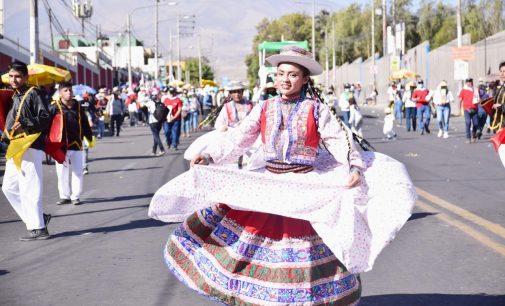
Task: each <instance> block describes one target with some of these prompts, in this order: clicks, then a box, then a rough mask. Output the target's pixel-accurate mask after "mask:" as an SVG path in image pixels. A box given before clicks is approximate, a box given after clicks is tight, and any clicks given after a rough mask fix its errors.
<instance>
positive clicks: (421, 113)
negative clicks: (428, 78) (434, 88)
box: [411, 80, 431, 135]
mask: <svg viewBox="0 0 505 306" xmlns="http://www.w3.org/2000/svg"><path fill="white" fill-rule="evenodd" d="M411 99H412V101H414V102H416V109H417V120H418V126H419V128H420V129H421V135H424V132H426V133H428V134H429V133H430V128H429V126H430V118H431V109H430V105H429V102H430V100H431V95H430V91H429V90H428V89H427V88H424V82H423V80H419V81H418V82H417V88H416V89H415V90H414V93H413V94H412V98H411Z"/></svg>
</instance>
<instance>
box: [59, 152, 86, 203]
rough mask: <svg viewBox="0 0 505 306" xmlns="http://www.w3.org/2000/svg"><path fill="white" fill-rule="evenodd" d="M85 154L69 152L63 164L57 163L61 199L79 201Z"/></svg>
mask: <svg viewBox="0 0 505 306" xmlns="http://www.w3.org/2000/svg"><path fill="white" fill-rule="evenodd" d="M83 161H84V152H83V151H73V150H68V151H67V154H66V156H65V162H63V164H60V163H56V175H57V176H58V192H59V193H60V199H70V200H77V199H79V197H80V196H81V193H82V182H83V176H84V175H83V169H84V163H83Z"/></svg>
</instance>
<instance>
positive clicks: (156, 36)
mask: <svg viewBox="0 0 505 306" xmlns="http://www.w3.org/2000/svg"><path fill="white" fill-rule="evenodd" d="M159 2H160V1H159V0H156V10H155V14H154V15H155V16H154V36H155V38H154V80H155V81H156V80H158V70H159V68H158V3H159Z"/></svg>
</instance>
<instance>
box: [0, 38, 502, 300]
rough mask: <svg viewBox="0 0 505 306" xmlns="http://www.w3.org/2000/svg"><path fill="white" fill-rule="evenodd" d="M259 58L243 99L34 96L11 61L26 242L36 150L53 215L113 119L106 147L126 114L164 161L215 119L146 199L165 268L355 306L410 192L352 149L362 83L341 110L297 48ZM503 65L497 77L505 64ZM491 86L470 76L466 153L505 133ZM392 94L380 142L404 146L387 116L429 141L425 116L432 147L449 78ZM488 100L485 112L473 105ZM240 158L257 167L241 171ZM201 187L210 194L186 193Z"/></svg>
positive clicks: (443, 123)
mask: <svg viewBox="0 0 505 306" xmlns="http://www.w3.org/2000/svg"><path fill="white" fill-rule="evenodd" d="M267 61H268V62H270V63H271V64H272V65H273V66H274V67H276V69H277V72H276V74H275V77H276V80H275V82H274V81H273V80H271V81H272V82H267V85H266V86H265V87H264V88H262V89H261V90H256V91H253V94H252V95H251V94H250V93H249V91H248V89H247V87H246V86H245V85H244V84H242V83H240V82H230V83H229V84H228V86H227V87H225V88H210V87H207V88H200V89H179V88H177V87H175V86H171V85H167V86H160V87H158V86H148V85H146V84H143V85H141V86H135V87H133V88H130V89H128V88H119V87H115V88H112V89H110V90H109V89H107V88H99V89H98V93H97V94H96V95H92V94H89V93H83V94H82V95H75V96H74V95H73V91H72V88H73V86H72V84H71V83H69V82H64V83H61V84H59V86H58V87H57V88H56V91H55V93H54V95H50V94H47V93H45V94H44V92H42V91H40V90H39V89H37V88H35V87H30V86H28V84H27V80H28V70H27V66H26V65H25V64H24V63H21V62H18V61H15V62H13V63H12V65H11V66H10V68H9V72H8V75H9V81H10V85H11V87H12V89H13V90H14V92H13V96H12V107H11V108H10V110H9V112H8V114H7V116H6V120H5V133H4V134H3V135H2V141H3V142H5V143H7V144H9V147H8V152H7V155H6V157H7V163H6V170H5V175H4V181H3V185H2V190H3V192H4V194H5V195H6V198H7V199H8V200H9V202H10V204H11V205H12V207H13V208H14V210H15V211H16V213H17V214H18V215H19V217H20V218H21V219H22V221H23V222H24V223H25V225H26V228H27V230H28V233H27V235H24V236H22V237H21V238H20V239H21V240H22V241H33V240H43V239H47V238H49V237H50V234H49V231H48V224H49V222H50V220H51V215H50V214H45V213H44V211H43V205H42V189H43V175H42V159H43V155H44V154H49V155H50V156H52V157H53V158H54V159H55V161H56V162H57V163H56V173H57V178H58V186H57V187H58V192H59V198H60V200H59V201H58V202H57V204H58V205H64V204H74V205H80V204H81V200H80V194H81V192H82V186H83V175H84V174H85V172H86V171H87V164H86V163H87V157H86V155H87V154H86V149H87V148H88V147H92V146H94V144H95V142H96V140H95V139H100V138H102V137H105V136H107V135H105V131H106V125H107V124H108V125H109V135H108V136H110V137H119V136H120V134H121V130H122V128H123V127H124V126H125V125H124V120H125V118H128V119H129V124H127V125H129V126H130V127H136V126H139V125H141V126H149V128H150V130H151V133H152V137H153V147H152V154H153V156H161V155H164V154H165V153H166V151H167V150H174V151H177V150H179V143H180V137H181V134H182V137H192V135H193V134H194V132H195V131H197V130H198V129H199V128H200V127H201V126H202V124H204V123H206V124H207V123H211V124H212V125H213V126H214V128H215V130H214V131H213V132H211V133H207V134H205V135H203V136H200V137H199V138H198V139H196V140H195V141H194V142H193V144H192V145H191V146H190V148H188V150H187V151H186V153H187V154H185V157H186V158H188V156H186V155H191V156H189V158H188V159H190V160H191V166H192V167H191V169H190V170H189V171H187V172H186V173H184V174H182V175H180V176H178V177H176V178H174V179H173V180H171V181H170V182H168V183H166V184H165V185H164V186H162V187H161V188H160V189H159V190H158V191H157V192H156V194H155V195H154V197H153V199H152V201H151V205H150V208H149V215H150V216H151V217H153V218H157V219H160V220H163V221H166V222H182V223H181V224H180V226H178V227H177V228H176V229H175V231H174V232H173V233H172V234H171V236H170V238H169V240H168V243H167V244H166V247H165V252H164V254H165V260H166V263H167V265H168V267H169V269H170V270H171V271H172V272H173V273H174V275H175V276H176V277H177V278H179V279H180V280H181V281H182V282H183V283H185V284H187V285H188V286H189V287H190V288H192V289H194V290H195V291H197V292H198V293H200V294H203V295H205V296H208V297H209V298H211V299H213V300H216V301H219V302H221V303H224V304H229V305H236V304H244V303H251V304H258V305H261V304H262V303H263V302H265V303H271V304H272V303H278V304H286V303H287V304H289V303H294V304H309V303H316V304H318V303H335V304H341V305H355V304H357V303H358V302H359V299H360V295H361V286H362V283H361V279H360V277H359V273H361V272H364V271H368V270H370V269H371V268H372V266H373V264H374V261H375V259H376V257H377V256H378V254H379V253H380V252H381V250H382V249H383V248H384V247H385V246H386V245H387V244H388V243H390V242H391V240H392V239H393V238H394V236H395V234H396V232H397V231H398V230H399V229H400V228H401V227H402V226H403V224H405V222H406V221H407V219H408V218H409V217H410V214H411V211H412V208H413V206H414V203H415V200H416V193H415V188H414V185H413V184H412V182H411V181H410V177H409V175H408V173H407V171H406V169H405V167H404V166H403V165H402V164H401V163H399V162H398V161H395V160H394V159H392V158H390V157H388V156H385V155H383V154H380V153H377V152H370V151H368V150H367V149H366V148H365V147H363V146H362V149H363V150H359V149H358V144H360V142H355V141H354V139H356V138H355V135H353V134H356V135H357V137H362V136H363V133H362V128H361V126H362V121H363V115H362V113H361V110H360V106H359V105H358V103H357V101H358V97H359V95H360V91H361V90H360V87H359V86H355V84H344V85H343V92H342V94H341V95H340V96H339V98H338V99H337V98H335V97H334V95H333V93H331V94H328V95H326V96H325V97H323V96H322V95H321V94H320V91H319V90H318V89H317V88H316V87H315V86H314V84H313V80H312V78H311V76H314V75H318V74H320V73H321V72H322V67H321V65H320V64H319V63H318V62H317V61H315V60H314V59H313V56H312V54H311V53H310V52H308V51H306V50H304V49H302V48H298V47H295V46H287V47H285V48H283V49H282V50H281V52H280V54H277V55H273V56H270V57H268V58H267ZM499 69H500V78H501V81H502V82H503V81H505V62H504V63H502V64H500V67H499ZM498 84H499V83H498ZM498 84H496V83H489V84H486V83H484V82H479V85H478V86H474V84H473V80H472V79H467V80H466V85H465V87H464V88H463V89H462V90H461V91H460V92H459V93H458V95H457V98H458V99H459V100H460V103H461V105H462V109H463V111H464V116H465V123H466V124H465V127H466V138H467V143H472V142H475V141H476V139H479V138H480V137H481V136H482V132H483V130H484V129H485V127H486V124H487V129H488V131H489V132H491V131H497V130H498V129H501V128H502V127H503V120H502V119H503V114H504V108H505V103H504V102H505V100H504V99H505V87H504V86H497V85H498ZM258 93H259V94H258ZM46 95H47V96H50V97H51V100H52V102H49V99H48V98H47V97H46ZM376 96H377V95H376ZM387 96H388V105H387V107H386V108H385V110H384V113H385V118H384V128H383V133H384V134H385V136H386V137H387V138H388V139H394V138H395V137H396V136H397V135H396V132H395V131H394V121H395V120H398V121H399V124H400V125H401V124H402V122H403V119H405V123H406V130H407V131H408V132H410V131H413V132H415V131H418V132H419V133H420V134H421V135H424V134H429V133H430V132H431V131H430V128H429V127H430V119H431V117H432V107H434V108H435V110H436V118H437V123H438V128H439V131H438V135H437V136H438V137H441V138H448V137H449V118H450V111H451V103H453V102H454V99H455V97H454V95H453V94H452V92H451V91H450V90H449V89H448V86H447V82H445V81H443V82H441V83H440V84H439V86H438V87H437V89H435V90H429V89H427V88H425V86H424V83H423V81H422V80H420V79H419V80H417V81H416V82H413V81H410V82H408V83H406V84H401V83H396V82H393V83H391V86H390V87H389V88H388V92H387ZM490 97H494V98H495V99H494V100H493V101H492V103H491V106H490V107H487V106H486V105H485V103H481V102H483V101H487V99H488V98H490ZM204 126H205V125H204ZM161 131H163V136H164V137H160V133H161ZM162 138H163V139H162ZM21 142H22V145H20V144H21ZM246 155H248V156H249V158H250V160H254V161H255V162H254V166H253V167H249V168H247V169H243V167H242V160H243V157H244V156H246ZM209 164H213V167H204V166H207V165H209ZM384 176H387V177H388V180H387V181H384V180H383V177H384ZM199 181H205V182H206V186H205V187H202V186H197V185H194V182H199ZM188 186H191V187H192V188H189V187H188ZM386 187H387V188H386ZM307 192H310V193H311V195H310V196H307ZM358 207H373V209H358ZM348 208H351V209H348ZM335 233H338V234H337V235H336V234H335ZM264 267H268V269H267V270H268V271H266V270H265V269H266V268H264ZM314 271H316V272H314Z"/></svg>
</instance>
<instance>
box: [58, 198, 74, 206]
mask: <svg viewBox="0 0 505 306" xmlns="http://www.w3.org/2000/svg"><path fill="white" fill-rule="evenodd" d="M70 203H72V201H71V200H70V199H60V200H59V201H58V202H56V205H65V204H70Z"/></svg>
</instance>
